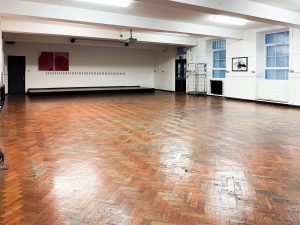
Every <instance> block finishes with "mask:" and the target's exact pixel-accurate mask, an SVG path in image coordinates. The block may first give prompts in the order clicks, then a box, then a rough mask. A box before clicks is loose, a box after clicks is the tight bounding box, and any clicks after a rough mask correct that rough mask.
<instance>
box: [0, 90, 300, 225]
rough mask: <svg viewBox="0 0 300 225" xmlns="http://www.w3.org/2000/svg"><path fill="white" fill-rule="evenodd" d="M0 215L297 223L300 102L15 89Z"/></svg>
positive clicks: (6, 124)
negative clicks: (62, 94) (46, 94)
mask: <svg viewBox="0 0 300 225" xmlns="http://www.w3.org/2000/svg"><path fill="white" fill-rule="evenodd" d="M0 145H1V146H2V147H3V149H4V150H5V152H6V158H7V163H8V164H9V165H10V169H9V170H8V171H0V224H2V225H11V224H16V225H19V224H22V225H32V224H45V225H46V224H72V225H77V224H78V225H93V224H95V225H96V224H108V225H137V224H138V225H170V224H176V225H200V224H202V225H213V224H214V225H237V224H244V225H299V224H300V110H299V109H296V108H288V107H279V106H271V105H261V104H255V103H251V102H239V101H231V100H222V99H218V98H210V97H208V98H202V97H191V96H185V95H174V94H172V93H162V92H158V93H156V94H155V95H154V94H145V95H124V96H117V95H113V96H108V95H107V96H85V97H67V98H54V97H52V98H30V99H29V98H22V97H9V99H8V102H7V105H6V106H5V108H4V110H3V111H2V112H1V114H0Z"/></svg>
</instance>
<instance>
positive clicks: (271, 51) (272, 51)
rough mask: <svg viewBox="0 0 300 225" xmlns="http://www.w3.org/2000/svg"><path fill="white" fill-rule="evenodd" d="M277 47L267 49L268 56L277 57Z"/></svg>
mask: <svg viewBox="0 0 300 225" xmlns="http://www.w3.org/2000/svg"><path fill="white" fill-rule="evenodd" d="M275 48H276V47H275V46H268V47H267V56H275Z"/></svg>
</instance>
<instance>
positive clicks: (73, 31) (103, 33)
mask: <svg viewBox="0 0 300 225" xmlns="http://www.w3.org/2000/svg"><path fill="white" fill-rule="evenodd" d="M1 24H2V27H1V29H2V31H3V32H6V33H22V34H38V35H54V36H65V37H69V38H71V37H81V38H90V39H105V40H116V41H119V40H120V34H121V33H122V35H123V39H126V38H128V37H129V36H130V34H129V31H122V32H120V30H118V29H112V27H110V28H109V27H104V26H102V27H100V26H90V25H82V24H80V25H78V24H72V23H64V22H53V21H44V20H37V19H36V20H31V21H28V20H26V19H24V18H23V19H21V18H2V19H1ZM133 35H134V37H135V38H137V39H138V40H139V42H145V43H153V44H166V45H184V46H196V45H197V44H198V39H197V38H195V37H180V36H172V35H165V34H159V33H157V34H155V33H149V32H134V33H133Z"/></svg>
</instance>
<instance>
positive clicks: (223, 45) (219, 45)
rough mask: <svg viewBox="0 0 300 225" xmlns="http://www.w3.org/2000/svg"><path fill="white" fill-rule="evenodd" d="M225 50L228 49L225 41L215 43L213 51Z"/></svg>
mask: <svg viewBox="0 0 300 225" xmlns="http://www.w3.org/2000/svg"><path fill="white" fill-rule="evenodd" d="M224 48H226V41H225V40H219V41H213V49H224Z"/></svg>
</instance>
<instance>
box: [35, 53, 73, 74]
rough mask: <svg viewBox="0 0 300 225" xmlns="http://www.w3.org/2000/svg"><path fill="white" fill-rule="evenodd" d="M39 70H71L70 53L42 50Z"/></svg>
mask: <svg viewBox="0 0 300 225" xmlns="http://www.w3.org/2000/svg"><path fill="white" fill-rule="evenodd" d="M39 71H69V53H68V52H41V54H40V55H39Z"/></svg>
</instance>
